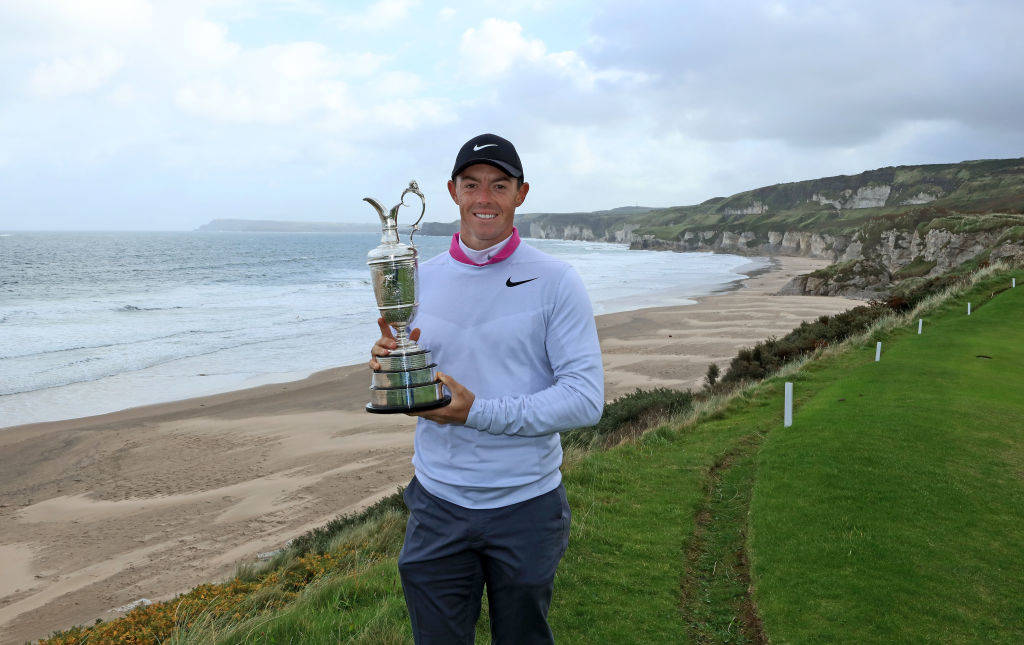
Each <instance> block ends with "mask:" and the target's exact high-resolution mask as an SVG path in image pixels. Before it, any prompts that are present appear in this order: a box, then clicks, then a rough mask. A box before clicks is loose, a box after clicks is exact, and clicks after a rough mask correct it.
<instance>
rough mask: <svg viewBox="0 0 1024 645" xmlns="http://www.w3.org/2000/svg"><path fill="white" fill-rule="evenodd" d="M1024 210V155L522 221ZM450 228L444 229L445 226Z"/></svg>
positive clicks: (802, 219) (748, 226)
mask: <svg viewBox="0 0 1024 645" xmlns="http://www.w3.org/2000/svg"><path fill="white" fill-rule="evenodd" d="M986 213H1004V214H1024V158H1016V159H983V160H977V161H963V162H960V163H950V164H929V165H916V166H889V167H886V168H878V169H875V170H867V171H865V172H862V173H859V174H856V175H838V176H835V177H823V178H820V179H810V180H806V181H797V182H791V183H784V184H775V185H772V186H763V187H761V188H755V189H753V190H748V191H744V192H741V193H737V194H735V195H731V196H729V197H714V198H712V199H708V200H707V201H704V202H702V203H700V204H695V205H690V206H672V207H669V208H648V207H628V206H627V207H622V208H614V209H610V210H603V211H594V212H588V213H583V212H580V213H529V214H523V215H521V216H519V220H518V222H519V226H520V227H521V228H524V229H528V228H529V226H530V225H531V224H534V225H539V226H545V227H549V228H552V229H561V228H564V227H566V226H575V227H588V228H590V229H591V231H592V232H593V236H594V237H595V238H602V237H606V236H607V232H608V231H613V230H619V229H622V228H624V227H628V228H630V229H631V230H633V231H634V232H635V233H636V234H637V235H653V236H655V237H656V238H658V239H661V240H665V241H674V240H679V239H681V236H682V234H683V233H684V232H686V231H705V230H715V231H722V230H727V231H733V232H742V231H751V232H754V233H765V232H767V231H786V230H792V231H807V232H818V233H832V234H849V233H853V232H855V231H857V230H858V229H859V228H860V227H862V226H864V225H865V224H867V223H869V222H872V221H877V220H882V221H885V220H896V219H899V218H907V217H909V218H910V219H913V220H915V225H916V224H917V223H918V222H920V221H928V220H931V219H934V218H935V217H939V216H943V215H950V214H961V215H963V214H967V215H978V214H986ZM429 225H430V227H431V228H429V229H428V228H425V229H424V230H425V231H428V230H429V231H431V232H430V233H427V234H449V235H450V234H451V231H453V230H455V226H456V225H457V223H450V224H438V223H436V222H434V223H429ZM442 229H443V231H442Z"/></svg>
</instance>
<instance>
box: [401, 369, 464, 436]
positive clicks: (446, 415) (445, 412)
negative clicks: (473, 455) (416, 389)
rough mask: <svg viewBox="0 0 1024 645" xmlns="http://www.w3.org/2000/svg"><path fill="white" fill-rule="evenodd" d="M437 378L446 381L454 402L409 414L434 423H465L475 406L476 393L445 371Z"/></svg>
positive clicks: (445, 384)
mask: <svg viewBox="0 0 1024 645" xmlns="http://www.w3.org/2000/svg"><path fill="white" fill-rule="evenodd" d="M437 379H438V380H439V381H441V382H442V383H444V386H445V387H446V388H448V391H449V392H451V393H452V402H451V403H449V404H448V405H446V406H444V407H443V408H437V409H436V410H427V411H425V412H409V413H408V414H409V416H413V417H423V418H424V419H428V420H430V421H433V422H434V423H441V424H449V423H454V424H458V425H464V424H465V423H466V418H467V417H469V409H470V408H471V407H473V401H475V400H476V395H474V394H473V393H472V392H470V391H469V390H467V389H466V388H465V387H464V386H463V385H462V384H461V383H459V382H458V381H456V380H455V379H453V378H452V377H450V376H448V375H447V374H445V373H444V372H438V373H437Z"/></svg>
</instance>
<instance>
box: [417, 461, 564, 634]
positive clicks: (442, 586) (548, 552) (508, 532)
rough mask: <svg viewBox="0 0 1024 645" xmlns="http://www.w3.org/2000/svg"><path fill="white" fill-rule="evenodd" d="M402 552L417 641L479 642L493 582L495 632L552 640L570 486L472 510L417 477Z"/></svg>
mask: <svg viewBox="0 0 1024 645" xmlns="http://www.w3.org/2000/svg"><path fill="white" fill-rule="evenodd" d="M404 497H405V505H406V506H408V507H409V523H408V524H407V525H406V528H405V544H403V546H402V553H401V554H400V555H399V556H398V571H399V573H400V574H401V576H402V591H403V592H404V593H405V603H406V605H407V606H408V608H409V617H410V619H411V621H412V632H413V636H414V638H415V639H416V643H417V645H428V644H433V643H445V644H446V645H447V644H450V643H473V639H474V634H475V629H476V621H477V618H478V617H479V615H480V599H481V596H482V593H483V588H484V585H487V603H488V609H489V612H490V619H491V639H492V642H493V643H497V644H499V645H501V644H504V643H510V644H511V643H515V644H520V643H552V642H554V639H553V638H552V636H551V628H550V627H548V620H547V616H548V606H549V605H550V604H551V589H552V586H553V584H554V579H555V570H556V569H557V568H558V562H559V561H560V560H561V559H562V555H563V554H564V553H565V549H566V547H567V546H568V545H569V522H570V513H569V502H568V501H567V500H566V498H565V489H564V488H563V487H562V486H561V485H559V486H558V488H556V489H555V490H553V491H551V492H548V493H545V494H543V495H540V496H538V497H534V498H533V499H529V500H526V501H524V502H519V503H518V504H512V505H510V506H503V507H501V508H488V509H470V508H463V507H462V506H458V505H456V504H452V503H451V502H448V501H446V500H443V499H440V498H438V497H435V496H433V495H431V494H430V493H428V492H427V491H426V490H424V489H423V487H422V486H420V484H419V482H418V481H416V478H415V477H414V478H413V480H412V481H411V482H410V483H409V487H408V488H406V489H405V493H404Z"/></svg>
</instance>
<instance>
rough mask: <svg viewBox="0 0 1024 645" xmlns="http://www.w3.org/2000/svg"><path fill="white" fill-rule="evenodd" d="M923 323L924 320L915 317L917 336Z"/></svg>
mask: <svg viewBox="0 0 1024 645" xmlns="http://www.w3.org/2000/svg"><path fill="white" fill-rule="evenodd" d="M923 324H924V320H922V319H920V318H918V319H917V335H918V336H920V335H921V325H923Z"/></svg>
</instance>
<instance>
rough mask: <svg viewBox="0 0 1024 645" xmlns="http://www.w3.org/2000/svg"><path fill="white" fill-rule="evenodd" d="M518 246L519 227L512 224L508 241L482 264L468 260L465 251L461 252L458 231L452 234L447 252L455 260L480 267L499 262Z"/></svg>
mask: <svg viewBox="0 0 1024 645" xmlns="http://www.w3.org/2000/svg"><path fill="white" fill-rule="evenodd" d="M518 246H519V229H517V228H516V227H515V226H513V227H512V237H510V238H509V240H508V242H506V243H505V246H503V247H501V250H500V251H498V254H497V255H495V256H494V257H493V258H491V259H490V260H488V261H486V262H484V263H483V264H477V263H476V262H474V261H472V260H470V259H469V257H468V256H467V255H466V254H465V253H463V252H462V247H460V246H459V234H458V233H456V234H455V235H453V236H452V245H451V246H450V247H448V253H449V254H450V255H451V256H452V258H454V259H455V260H458V261H459V262H461V263H463V264H471V265H473V266H475V267H482V266H486V265H488V264H494V263H496V262H501V261H502V260H505V259H508V256H510V255H512V253H513V252H514V251H515V250H516V248H517V247H518Z"/></svg>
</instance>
